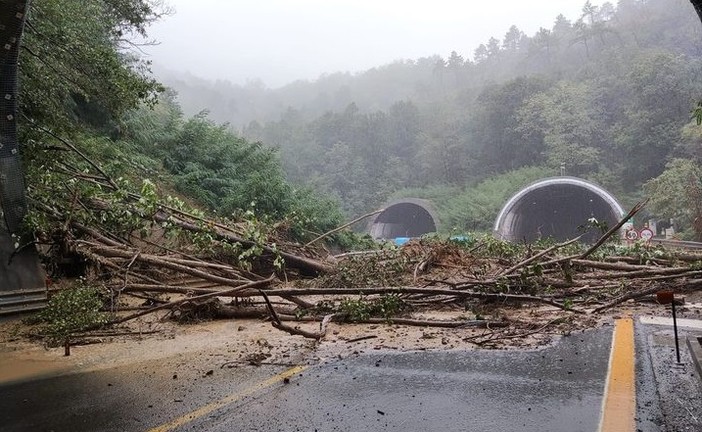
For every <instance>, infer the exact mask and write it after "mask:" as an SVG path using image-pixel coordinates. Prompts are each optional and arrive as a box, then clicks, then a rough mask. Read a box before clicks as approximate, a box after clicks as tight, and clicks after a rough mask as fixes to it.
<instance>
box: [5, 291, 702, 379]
mask: <svg viewBox="0 0 702 432" xmlns="http://www.w3.org/2000/svg"><path fill="white" fill-rule="evenodd" d="M686 300H687V303H686V305H684V306H681V307H679V310H680V316H681V317H688V318H698V319H699V318H700V317H701V316H700V313H701V312H702V308H701V307H700V306H699V305H702V293H699V292H695V293H691V294H689V295H688V296H687V299H686ZM507 312H509V316H510V318H511V319H512V320H523V321H529V322H531V323H533V325H532V328H533V331H529V329H528V328H527V329H522V330H518V331H514V332H513V333H511V334H509V333H507V334H504V333H501V332H500V333H495V334H498V335H499V336H502V337H500V338H496V339H495V340H494V341H491V342H490V336H489V335H490V334H492V333H493V332H496V330H492V329H489V328H435V327H417V326H403V325H397V324H392V323H387V324H371V325H369V324H347V323H344V324H338V323H333V322H332V323H330V324H329V328H328V330H327V333H326V335H325V337H324V338H322V339H321V340H319V341H315V340H311V339H306V338H304V337H302V336H292V335H289V334H287V333H285V332H282V331H280V330H277V329H275V328H273V327H272V325H271V323H270V322H269V321H267V320H259V319H248V320H242V319H236V320H214V321H203V322H198V323H191V324H179V323H177V322H174V321H173V320H170V319H167V318H166V317H165V315H166V313H165V312H164V313H163V314H152V315H147V316H144V317H142V318H139V319H136V320H133V321H130V322H129V323H125V324H123V325H120V326H118V327H117V328H112V329H110V332H109V333H106V332H100V331H98V332H92V333H89V334H86V335H85V336H80V337H77V338H76V339H75V340H74V341H73V343H74V345H73V347H72V349H71V355H70V356H68V357H66V356H64V348H63V347H47V346H46V345H45V344H44V342H43V341H42V340H41V339H37V338H36V337H33V334H34V332H35V331H36V328H35V327H34V326H32V325H27V324H25V322H24V321H23V320H22V317H12V318H6V319H4V320H3V321H2V322H0V382H8V381H14V380H18V379H23V378H27V377H30V376H37V375H43V374H56V373H70V372H74V371H78V370H96V369H106V368H111V367H114V366H120V365H125V364H132V363H138V362H142V361H149V360H158V359H166V358H170V359H173V358H178V357H182V356H192V355H196V356H197V358H199V359H200V360H199V361H198V363H197V364H196V365H193V367H195V368H198V367H199V368H201V369H203V371H205V370H211V369H216V368H224V367H236V366H238V365H260V364H280V365H294V364H315V363H319V362H322V361H325V360H327V359H332V358H345V357H347V356H351V355H356V354H360V353H363V352H371V351H374V350H399V351H414V350H471V349H537V348H539V347H543V346H546V345H548V344H550V343H553V342H554V341H556V340H558V338H561V337H566V336H568V335H570V334H572V333H577V332H580V331H584V330H586V329H589V328H594V327H599V326H606V325H610V323H611V322H612V321H613V319H614V318H616V317H619V316H626V315H659V316H660V315H666V314H667V313H668V311H667V310H665V309H664V308H663V306H661V305H657V304H654V303H650V302H634V301H628V302H626V303H624V304H623V305H621V306H620V307H619V308H618V309H616V310H614V311H613V312H612V313H610V314H604V315H580V314H574V313H571V312H567V311H564V310H561V309H558V308H555V307H549V306H538V307H528V306H523V307H521V308H518V309H515V308H514V307H510V308H509V311H507V310H505V309H502V308H500V307H492V308H491V310H490V311H489V313H490V314H491V315H492V316H500V315H503V316H504V315H505V314H507ZM464 314H465V312H464V311H463V310H457V309H455V308H454V309H452V308H445V310H440V311H436V310H433V311H426V312H415V313H413V314H412V317H413V318H419V319H432V320H442V321H443V320H452V319H459V318H461V317H462V316H463V315H464ZM547 324H548V325H547ZM299 325H300V326H301V327H303V328H307V329H309V330H310V331H314V330H315V327H317V328H318V327H319V324H318V323H300V324H299ZM120 333H124V334H120ZM481 341H488V342H482V343H479V344H476V342H481ZM203 373H204V372H203Z"/></svg>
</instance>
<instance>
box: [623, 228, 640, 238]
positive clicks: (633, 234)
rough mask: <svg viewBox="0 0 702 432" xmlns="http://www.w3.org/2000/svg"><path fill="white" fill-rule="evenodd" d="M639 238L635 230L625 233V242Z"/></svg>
mask: <svg viewBox="0 0 702 432" xmlns="http://www.w3.org/2000/svg"><path fill="white" fill-rule="evenodd" d="M637 238H639V233H638V232H637V231H636V230H635V229H630V230H628V231H627V232H626V239H627V240H636V239H637Z"/></svg>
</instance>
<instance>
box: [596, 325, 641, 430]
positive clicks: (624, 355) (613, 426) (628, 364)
mask: <svg viewBox="0 0 702 432" xmlns="http://www.w3.org/2000/svg"><path fill="white" fill-rule="evenodd" d="M634 366H635V352H634V320H633V319H632V318H624V319H619V320H617V321H616V323H615V326H614V334H613V335H612V349H611V352H610V355H609V370H608V371H607V381H606V383H605V392H604V397H603V400H602V412H601V416H600V428H599V432H633V431H635V430H636V419H635V415H636V381H635V378H636V377H635V374H636V372H635V368H634Z"/></svg>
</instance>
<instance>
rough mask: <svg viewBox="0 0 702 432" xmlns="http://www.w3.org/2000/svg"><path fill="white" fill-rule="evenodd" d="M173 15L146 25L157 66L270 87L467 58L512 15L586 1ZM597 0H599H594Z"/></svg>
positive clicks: (539, 13)
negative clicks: (430, 59)
mask: <svg viewBox="0 0 702 432" xmlns="http://www.w3.org/2000/svg"><path fill="white" fill-rule="evenodd" d="M166 2H167V3H168V4H169V5H170V6H171V7H172V8H173V9H174V14H173V15H171V16H169V17H166V18H164V19H163V20H162V21H160V22H158V23H156V24H155V25H153V26H152V27H151V30H150V36H151V37H152V38H153V39H155V40H157V41H158V42H159V43H160V44H159V45H157V46H151V47H147V48H146V49H145V51H146V52H147V53H148V54H149V58H150V59H151V60H153V61H154V63H156V64H157V65H160V66H162V67H165V68H168V69H172V70H178V71H186V72H190V73H192V74H194V75H196V76H200V77H203V78H208V79H226V80H229V81H232V82H234V83H237V84H244V83H246V81H247V80H249V79H261V80H262V81H263V82H264V83H265V84H266V85H267V86H268V87H271V88H275V87H279V86H282V85H284V84H287V83H289V82H292V81H294V80H298V79H306V80H314V79H316V78H317V77H319V75H321V74H323V73H332V72H339V71H349V72H359V71H363V70H367V69H370V68H372V67H375V66H381V65H384V64H387V63H390V62H392V61H394V60H398V59H417V58H420V57H426V56H430V55H433V54H439V55H441V56H443V57H447V56H448V55H449V53H450V52H451V51H453V50H456V51H457V52H458V53H459V54H461V55H463V56H464V57H466V58H470V57H472V53H473V50H474V49H475V48H476V47H477V46H478V45H479V44H481V43H485V42H487V40H488V39H489V38H490V37H491V36H494V37H496V38H498V39H500V40H502V38H503V36H504V34H505V33H506V32H507V30H508V29H509V27H510V26H511V25H512V24H515V25H516V26H517V27H519V29H520V30H522V31H524V32H525V33H526V34H527V35H529V36H531V35H533V34H534V33H535V32H536V31H537V30H538V29H539V27H546V28H551V27H552V24H553V21H554V19H555V17H556V16H557V15H558V14H559V13H562V14H564V15H565V16H566V18H568V19H570V20H571V21H574V20H576V19H577V18H578V17H579V16H580V10H581V9H582V6H583V4H584V3H585V0H532V1H526V0H501V1H490V0H487V1H480V2H478V1H475V0H473V1H468V0H462V1H461V0H166ZM592 3H593V4H596V5H599V4H601V3H603V2H602V1H593V2H592Z"/></svg>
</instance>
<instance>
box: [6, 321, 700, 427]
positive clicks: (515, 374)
mask: <svg viewBox="0 0 702 432" xmlns="http://www.w3.org/2000/svg"><path fill="white" fill-rule="evenodd" d="M636 327H637V334H636V359H635V367H636V387H637V389H638V394H637V395H633V394H632V395H631V397H628V396H626V395H625V396H622V397H617V396H616V388H615V387H616V385H615V386H614V387H613V386H612V382H614V383H615V384H616V383H617V382H619V384H622V383H623V384H626V381H627V379H626V378H623V377H625V375H626V374H624V375H621V376H619V375H618V372H616V371H615V370H616V368H617V366H616V364H617V363H618V361H617V360H614V356H612V358H613V360H610V354H611V353H612V352H614V351H616V345H618V342H617V337H616V336H615V337H614V340H615V343H614V344H613V343H612V341H613V332H612V328H611V327H605V328H602V329H598V330H594V331H589V332H586V333H580V334H574V335H571V336H569V337H565V338H563V339H562V340H561V341H560V342H559V343H558V344H556V345H554V346H552V347H548V348H545V349H541V350H534V351H444V352H408V353H394V352H380V351H377V352H373V353H368V354H363V353H361V354H359V355H356V356H352V357H348V358H345V359H338V360H335V361H328V362H325V363H324V364H319V365H312V366H294V367H291V366H272V365H267V366H259V367H254V366H238V367H233V368H228V367H224V368H210V366H207V365H208V363H207V362H206V361H203V358H199V357H197V355H187V356H186V355H184V356H177V357H172V358H168V359H164V360H159V361H150V362H144V363H137V364H133V365H130V366H125V367H118V368H113V369H108V370H103V371H99V372H90V373H79V374H71V375H64V376H56V377H44V378H40V379H36V378H35V379H30V380H25V381H21V382H14V383H5V384H2V385H0V395H2V396H0V430H2V431H7V432H10V431H57V432H58V431H150V432H166V431H171V430H174V431H190V430H192V431H286V432H287V431H315V430H316V431H320V432H321V431H403V432H411V431H422V432H425V431H447V432H448V431H527V432H528V431H539V432H548V431H554V432H561V431H597V430H598V428H599V427H600V423H601V419H602V418H603V416H602V408H603V406H607V405H609V404H610V402H608V400H609V399H612V398H613V396H612V395H615V396H614V399H613V400H614V402H612V403H614V406H615V407H616V406H617V404H624V405H626V404H627V403H630V402H632V401H635V402H636V403H635V405H637V408H636V413H633V412H632V413H631V414H630V415H629V414H626V411H617V412H619V413H621V414H620V415H618V416H617V417H622V418H624V420H627V419H626V418H625V417H630V418H629V420H631V424H632V425H633V424H636V428H638V429H639V430H641V431H643V432H656V431H665V430H666V423H665V421H664V420H665V419H664V417H665V415H664V414H665V412H666V411H665V410H666V409H667V408H666V406H665V404H664V403H661V401H660V400H659V396H658V391H659V389H660V385H659V384H658V381H656V379H657V377H659V376H663V375H665V373H663V372H661V371H665V370H667V369H668V368H669V367H668V366H669V360H670V344H669V341H670V338H669V337H668V336H667V335H666V334H662V335H661V334H660V333H661V332H665V331H667V330H666V329H663V330H661V329H660V328H658V327H649V326H644V325H640V324H637V326H636ZM630 338H631V339H633V336H631V337H630ZM656 338H658V339H660V340H664V343H663V344H662V345H660V344H659V345H656V347H654V348H651V346H649V344H650V343H651V342H652V341H653V342H655V340H656ZM625 345H626V344H625ZM631 345H632V349H633V342H632V344H631ZM613 346H614V347H615V350H614V351H611V348H612V347H613ZM652 350H653V351H656V352H655V353H654V354H655V355H651V354H650V353H651V352H652ZM622 352H624V353H625V354H624V357H626V356H627V355H626V350H624V351H622ZM629 357H633V353H632V355H630V356H629ZM624 360H625V361H623V362H622V363H621V364H622V365H624V366H623V367H624V369H626V364H628V363H627V360H626V358H625V359H624ZM628 360H629V361H630V362H631V363H632V365H633V364H634V363H633V362H634V359H633V358H629V359H628ZM610 366H612V367H610ZM633 367H634V366H632V368H633ZM656 371H658V372H656ZM678 372H679V373H678ZM678 372H676V371H675V370H674V371H673V375H672V376H671V377H672V378H676V377H677V375H681V374H682V375H685V376H688V375H689V376H690V377H691V380H690V381H689V383H688V384H689V385H690V386H691V387H690V389H688V390H686V391H697V392H698V393H699V377H697V376H695V374H694V373H692V372H691V370H690V369H689V368H688V369H685V368H684V367H683V368H682V369H680V370H679V371H678ZM676 374H677V375H676ZM632 377H633V372H632ZM669 378H670V377H669ZM661 379H662V378H661ZM632 380H633V378H632ZM695 386H697V387H695ZM625 387H626V386H625ZM678 388H679V387H678V386H676V385H675V381H674V380H673V381H670V384H669V388H667V389H666V390H665V391H666V392H669V393H672V396H675V398H677V399H678V400H683V401H687V402H688V403H691V404H694V403H697V401H699V399H697V401H695V400H691V399H689V398H687V397H685V396H684V395H682V394H677V395H676V394H675V392H676V391H678V390H677V389H678ZM632 391H633V384H632ZM607 394H609V396H607ZM681 398H682V399H681ZM627 399H629V400H627ZM673 399H674V398H673V397H671V398H670V400H673ZM671 403H673V402H671ZM632 406H633V405H632ZM681 406H682V405H681ZM684 408H686V409H687V410H688V411H689V406H685V407H684ZM605 411H606V409H605ZM684 412H685V410H681V413H682V414H681V415H684ZM690 414H691V415H692V417H691V418H690V419H689V420H688V421H687V423H684V425H685V426H684V427H682V428H680V429H672V428H671V429H668V430H690V431H699V430H702V428H701V429H697V426H698V425H699V424H695V421H696V417H695V414H696V412H695V411H694V407H693V409H692V411H690ZM634 417H636V419H634ZM634 421H635V423H634ZM636 428H634V429H632V430H636ZM603 432H606V429H603Z"/></svg>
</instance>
